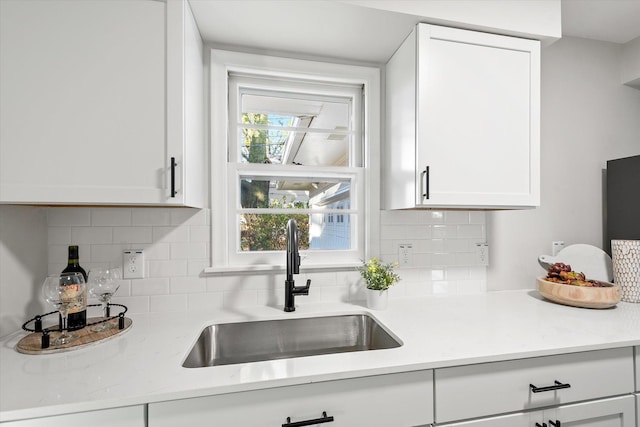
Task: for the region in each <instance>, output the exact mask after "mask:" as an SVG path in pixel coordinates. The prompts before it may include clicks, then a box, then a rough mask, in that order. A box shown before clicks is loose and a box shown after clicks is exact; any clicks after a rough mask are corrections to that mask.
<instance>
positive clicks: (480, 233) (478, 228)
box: [457, 224, 484, 239]
mask: <svg viewBox="0 0 640 427" xmlns="http://www.w3.org/2000/svg"><path fill="white" fill-rule="evenodd" d="M457 228H458V230H457V232H458V237H462V238H477V239H482V238H483V237H484V227H483V226H482V225H480V224H468V225H458V226H457Z"/></svg>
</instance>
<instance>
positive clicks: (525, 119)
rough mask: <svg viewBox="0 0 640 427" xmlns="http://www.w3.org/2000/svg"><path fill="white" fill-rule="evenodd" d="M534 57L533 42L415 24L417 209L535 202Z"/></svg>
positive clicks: (537, 46)
mask: <svg viewBox="0 0 640 427" xmlns="http://www.w3.org/2000/svg"><path fill="white" fill-rule="evenodd" d="M539 55H540V44H539V42H538V41H533V40H525V39H518V38H514V37H506V36H499V35H494V34H486V33H479V32H474V31H466V30H459V29H453V28H445V27H438V26H433V25H418V64H417V66H418V76H417V81H418V84H417V92H418V100H417V105H418V108H417V114H418V117H417V129H418V136H417V150H418V153H417V158H416V161H417V162H416V171H417V174H416V204H417V205H418V206H419V205H425V206H431V205H436V206H451V205H454V206H455V205H458V206H536V205H538V204H539V162H540V161H539V103H540V101H539V91H540V89H539V84H540V74H539V73H540V72H539V67H540V58H539ZM427 168H428V170H427Z"/></svg>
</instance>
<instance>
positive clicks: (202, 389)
mask: <svg viewBox="0 0 640 427" xmlns="http://www.w3.org/2000/svg"><path fill="white" fill-rule="evenodd" d="M363 312H369V310H367V309H366V308H365V307H364V306H363V305H358V304H351V303H344V304H334V303H331V304H312V305H302V306H299V307H298V308H297V311H295V312H294V313H285V312H283V311H282V308H280V307H250V308H236V309H233V310H231V309H228V310H215V311H213V310H212V311H210V312H197V313H167V314H145V315H132V316H129V317H131V319H132V320H133V326H132V327H131V329H130V330H129V331H127V332H126V333H124V334H121V335H120V336H118V337H117V338H115V339H112V340H109V341H105V342H101V343H98V344H96V345H93V346H90V347H85V348H82V349H78V350H74V351H69V352H64V353H57V354H50V355H25V354H20V353H18V352H17V351H16V350H15V345H16V343H17V342H18V341H19V340H20V338H22V337H23V336H24V335H25V334H26V333H25V332H22V331H20V332H16V333H15V334H12V335H10V336H7V337H4V338H3V339H1V340H0V422H1V421H10V420H17V419H24V418H33V417H41V416H49V415H57V414H64V413H71V412H79V411H89V410H95V409H105V408H113V407H119V406H129V405H136V404H145V403H151V402H159V401H165V400H173V399H182V398H189V397H198V396H206V395H212V394H221V393H229V392H236V391H244V390H253V389H261V388H269V387H279V386H287V385H294V384H304V383H311V382H319V381H329V380H336V379H344V378H354V377H359V376H367V375H380V374H388V373H395V372H404V371H411V370H420V369H432V368H439V367H445V366H455V365H465V364H473V363H482V362H492V361H499V360H508V359H519V358H526V357H535V356H543V355H551V354H559V353H571V352H578V351H586V350H596V349H604V348H614V347H625V346H634V345H640V304H631V303H623V302H621V303H619V304H618V305H617V306H616V307H615V308H612V309H608V310H590V309H582V308H575V307H568V306H563V305H558V304H554V303H551V302H548V301H546V300H543V299H542V298H541V297H540V296H539V294H538V293H537V292H536V291H533V290H529V291H505V292H489V293H486V294H477V295H467V296H446V297H426V298H410V299H409V298H406V299H392V300H390V303H389V308H388V309H387V310H384V311H371V312H370V313H371V314H372V315H373V317H375V318H376V319H378V321H380V322H381V323H382V324H384V325H385V326H386V327H387V328H388V329H389V330H390V331H391V332H392V333H393V334H394V335H396V336H397V337H398V338H399V339H400V340H401V341H402V343H403V345H402V346H401V347H399V348H394V349H387V350H375V351H363V352H353V353H341V354H330V355H320V356H309V357H300V358H291V359H282V360H275V361H266V362H254V363H245V364H238V365H226V366H213V367H207V368H195V369H188V368H183V367H182V362H183V360H184V359H185V357H186V355H187V352H188V350H189V349H190V347H191V345H192V344H193V343H194V342H195V341H196V339H197V338H198V336H199V334H200V332H201V330H202V329H203V328H204V327H205V326H206V325H209V324H213V323H224V322H235V321H245V320H262V319H279V318H288V317H310V316H324V315H334V314H347V313H363Z"/></svg>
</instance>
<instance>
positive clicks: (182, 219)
mask: <svg viewBox="0 0 640 427" xmlns="http://www.w3.org/2000/svg"><path fill="white" fill-rule="evenodd" d="M171 225H173V226H180V225H209V210H208V209H183V208H178V209H172V210H171Z"/></svg>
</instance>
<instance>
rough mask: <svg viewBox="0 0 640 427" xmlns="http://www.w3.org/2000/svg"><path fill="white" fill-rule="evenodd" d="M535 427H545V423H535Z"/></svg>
mask: <svg viewBox="0 0 640 427" xmlns="http://www.w3.org/2000/svg"><path fill="white" fill-rule="evenodd" d="M536 427H547V423H542V424H540V423H536Z"/></svg>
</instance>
